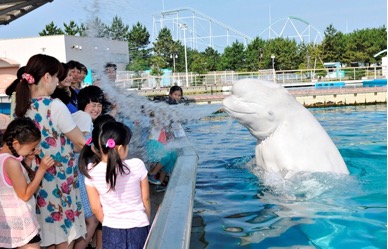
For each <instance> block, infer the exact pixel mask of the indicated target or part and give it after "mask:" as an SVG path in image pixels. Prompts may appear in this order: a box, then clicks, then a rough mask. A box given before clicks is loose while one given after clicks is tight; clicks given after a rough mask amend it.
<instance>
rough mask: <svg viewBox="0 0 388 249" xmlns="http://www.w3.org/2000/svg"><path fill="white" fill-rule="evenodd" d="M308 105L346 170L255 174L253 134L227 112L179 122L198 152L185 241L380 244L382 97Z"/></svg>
mask: <svg viewBox="0 0 388 249" xmlns="http://www.w3.org/2000/svg"><path fill="white" fill-rule="evenodd" d="M202 108H209V107H208V106H206V105H204V106H203V107H202ZM212 108H214V106H212ZM220 108H221V106H220ZM309 110H310V111H311V112H312V113H313V115H314V116H315V117H316V118H317V119H318V121H320V123H321V124H322V126H323V127H324V128H325V130H326V131H327V132H328V134H329V135H330V137H331V138H332V140H333V142H334V143H335V144H336V145H337V147H338V149H339V151H340V153H341V154H342V156H343V158H344V160H345V162H346V164H347V166H348V168H349V170H350V172H351V173H350V175H349V176H339V175H335V174H331V173H314V174H312V173H310V174H301V175H298V176H296V177H295V178H293V179H291V180H284V179H283V178H281V177H280V176H279V175H276V174H273V175H266V177H265V179H262V178H261V177H259V176H260V174H259V171H258V170H257V168H256V167H255V165H254V164H253V163H252V159H254V153H255V152H254V147H255V144H256V141H255V139H254V138H253V137H252V136H251V135H250V133H249V132H248V131H247V129H246V128H244V127H243V126H241V125H240V124H238V123H237V122H236V121H234V120H233V119H231V118H230V117H229V116H227V114H216V115H211V116H209V117H206V118H202V119H200V120H198V121H197V122H191V123H190V124H189V125H186V131H187V136H188V137H189V139H190V140H191V142H192V144H193V146H194V147H195V149H196V151H197V153H198V155H199V164H198V174H197V184H196V190H195V202H194V214H193V224H192V234H191V243H190V248H217V249H219V248H387V226H386V223H387V213H386V211H387V208H386V207H387V192H386V189H387V141H386V140H387V129H386V124H387V107H386V105H367V106H347V107H333V108H317V109H309Z"/></svg>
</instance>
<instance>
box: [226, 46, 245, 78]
mask: <svg viewBox="0 0 388 249" xmlns="http://www.w3.org/2000/svg"><path fill="white" fill-rule="evenodd" d="M244 62H245V51H244V44H242V43H241V42H239V41H235V42H233V44H232V46H228V47H226V48H225V50H224V54H223V55H222V56H221V68H222V70H234V71H239V70H244V67H243V66H244Z"/></svg>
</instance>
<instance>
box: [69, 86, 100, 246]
mask: <svg viewBox="0 0 388 249" xmlns="http://www.w3.org/2000/svg"><path fill="white" fill-rule="evenodd" d="M103 104H105V101H104V93H103V92H102V90H101V89H100V88H99V87H98V86H87V87H84V88H82V89H80V90H79V92H78V107H79V110H78V111H77V112H75V113H73V114H72V116H73V118H74V121H75V122H76V124H77V126H78V127H79V128H80V130H81V131H82V133H83V134H84V135H85V138H86V139H88V138H90V137H91V133H92V130H93V123H92V121H94V120H95V119H96V118H98V117H99V116H100V115H101V112H102V108H103ZM78 180H79V191H80V196H81V202H82V207H83V210H84V214H85V222H86V230H87V232H86V237H85V238H82V237H81V238H79V239H78V240H77V241H76V243H75V246H74V248H75V249H84V248H86V247H87V245H88V244H89V242H90V240H91V239H92V237H93V235H94V234H95V231H96V228H97V226H98V224H99V222H98V220H97V218H96V217H95V216H94V215H93V212H92V210H91V208H90V204H89V199H88V195H87V193H86V187H85V180H84V176H83V174H82V173H80V174H79V175H78ZM98 241H99V240H97V242H98ZM101 247H102V245H99V244H97V248H101Z"/></svg>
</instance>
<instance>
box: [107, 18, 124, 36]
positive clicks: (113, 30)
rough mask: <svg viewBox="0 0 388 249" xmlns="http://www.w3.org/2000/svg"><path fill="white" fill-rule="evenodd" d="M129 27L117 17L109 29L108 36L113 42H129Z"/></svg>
mask: <svg viewBox="0 0 388 249" xmlns="http://www.w3.org/2000/svg"><path fill="white" fill-rule="evenodd" d="M128 32H129V26H128V25H124V24H123V20H122V19H121V18H120V17H118V16H115V17H113V20H112V23H111V25H110V26H108V27H107V36H106V37H108V38H110V39H112V40H118V41H128Z"/></svg>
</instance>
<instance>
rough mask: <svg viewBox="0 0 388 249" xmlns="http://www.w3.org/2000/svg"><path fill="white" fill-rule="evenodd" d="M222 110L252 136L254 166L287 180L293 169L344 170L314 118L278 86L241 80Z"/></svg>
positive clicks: (339, 158)
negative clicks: (277, 174) (254, 140)
mask: <svg viewBox="0 0 388 249" xmlns="http://www.w3.org/2000/svg"><path fill="white" fill-rule="evenodd" d="M223 105H224V109H225V111H226V112H227V113H228V114H229V115H230V116H231V117H232V118H234V119H236V120H237V121H238V122H239V123H240V124H242V125H243V126H245V127H246V128H247V129H248V130H249V132H250V133H251V134H252V135H253V136H254V137H255V138H256V139H257V145H256V148H255V159H256V167H261V168H262V169H263V170H264V172H279V173H281V175H283V176H284V177H285V178H291V177H292V176H294V175H295V174H296V173H298V172H333V173H338V174H349V170H348V168H347V167H346V164H345V162H344V160H343V158H342V156H341V154H340V152H339V151H338V149H337V147H336V146H335V144H334V143H333V141H332V140H331V138H330V137H329V135H328V134H327V132H326V131H325V130H324V129H323V127H322V126H321V124H320V123H319V122H318V121H317V120H316V118H315V117H314V116H313V115H312V114H311V113H310V111H309V110H307V109H306V108H305V107H304V106H303V105H302V104H300V103H299V102H298V101H297V100H296V99H295V98H294V97H293V96H292V95H291V94H289V92H288V91H287V90H286V89H285V88H284V87H283V86H281V85H278V84H276V83H273V82H269V81H263V80H258V79H242V80H239V81H237V82H235V83H234V84H233V86H232V90H231V95H230V96H228V97H226V98H225V99H224V100H223Z"/></svg>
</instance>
